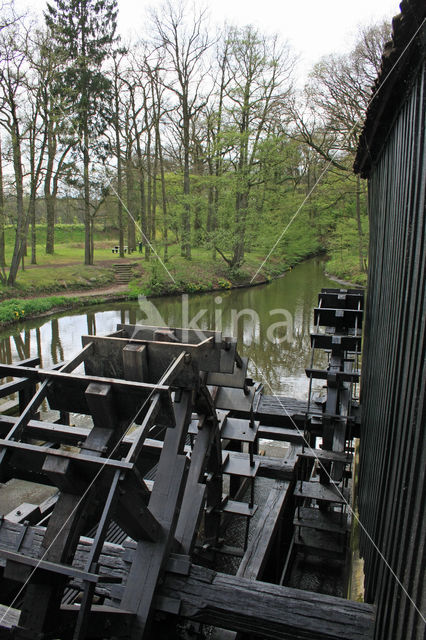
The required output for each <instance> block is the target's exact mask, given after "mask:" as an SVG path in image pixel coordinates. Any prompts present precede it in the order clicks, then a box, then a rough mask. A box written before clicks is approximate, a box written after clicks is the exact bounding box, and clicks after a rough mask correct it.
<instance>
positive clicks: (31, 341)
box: [0, 258, 336, 399]
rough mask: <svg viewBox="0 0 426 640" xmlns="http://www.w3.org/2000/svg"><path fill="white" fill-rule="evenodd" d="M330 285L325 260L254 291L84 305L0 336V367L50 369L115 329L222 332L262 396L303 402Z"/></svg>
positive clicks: (314, 261)
mask: <svg viewBox="0 0 426 640" xmlns="http://www.w3.org/2000/svg"><path fill="white" fill-rule="evenodd" d="M332 286H336V284H335V283H334V282H333V281H332V280H330V279H329V278H327V277H326V276H325V275H324V261H323V260H321V259H318V258H314V259H311V260H308V261H306V262H304V263H302V264H300V265H298V266H297V267H295V268H294V269H293V270H292V271H290V272H287V273H286V274H285V275H284V277H282V278H279V279H277V280H274V281H273V282H271V283H269V284H266V285H261V286H257V287H252V288H241V289H230V290H229V289H223V290H220V291H215V292H211V293H204V294H191V295H189V296H173V297H163V298H151V299H149V300H147V299H140V300H139V301H132V302H120V303H109V304H105V305H101V306H95V307H89V308H88V310H84V308H83V307H82V309H81V310H77V311H74V312H73V313H69V312H65V313H61V314H57V315H54V316H47V317H44V318H39V319H35V320H28V321H26V322H20V323H19V324H18V325H15V326H14V327H12V328H9V329H8V330H6V331H3V332H1V333H0V361H1V362H4V363H11V362H16V361H18V360H22V359H25V358H28V357H30V356H39V357H40V360H41V364H42V366H43V367H46V368H49V367H51V366H52V365H53V364H56V363H57V362H60V361H62V360H68V359H70V358H71V357H72V356H73V355H74V354H75V353H77V352H78V351H79V350H80V348H81V336H82V335H84V334H91V335H93V334H98V335H105V334H108V333H111V332H113V331H115V329H116V325H117V324H118V323H129V324H133V323H139V324H151V325H156V326H165V325H167V326H174V327H181V326H183V327H187V326H189V327H193V328H199V329H200V330H206V329H210V330H218V331H219V330H221V331H223V334H224V335H234V336H236V337H237V338H238V344H239V353H240V355H241V356H248V357H249V358H250V367H249V375H250V376H251V377H252V378H254V379H255V380H257V381H261V382H263V383H264V385H265V393H266V394H270V393H271V392H274V393H278V394H281V395H286V396H291V397H295V398H299V399H303V398H306V394H307V390H308V380H307V378H306V375H305V367H306V366H308V365H309V359H310V339H309V334H310V331H312V329H313V307H314V306H316V304H317V294H318V292H319V291H320V290H321V287H332Z"/></svg>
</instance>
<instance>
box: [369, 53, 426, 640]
mask: <svg viewBox="0 0 426 640" xmlns="http://www.w3.org/2000/svg"><path fill="white" fill-rule="evenodd" d="M425 184H426V147H425V66H424V65H423V67H421V68H420V72H419V74H418V76H417V79H416V81H415V83H414V86H413V87H412V91H411V93H410V95H409V96H407V100H406V102H405V104H404V106H403V108H402V110H401V111H400V112H399V114H398V117H397V119H396V120H395V122H394V125H393V127H392V129H391V131H390V134H389V137H388V140H387V142H386V144H385V147H384V149H383V151H382V153H381V155H380V157H379V160H378V161H377V163H376V166H375V167H374V168H373V170H372V172H371V176H370V182H369V207H370V234H371V235H370V259H369V260H370V261H369V281H368V298H367V312H366V323H365V337H364V352H363V364H362V371H363V380H362V396H361V401H362V410H363V417H362V429H361V449H360V458H361V461H360V478H359V506H360V520H361V523H362V525H363V526H364V527H365V529H366V531H367V532H368V534H369V536H371V538H372V540H374V543H375V544H376V545H377V547H378V549H379V550H380V552H381V553H382V554H383V556H384V558H385V559H386V561H387V563H388V564H389V565H390V567H392V569H393V571H394V572H395V574H396V576H398V579H399V580H400V581H401V583H402V585H403V588H402V587H401V585H399V584H398V581H397V580H396V579H395V576H394V575H392V573H391V571H390V570H389V568H388V567H387V566H386V563H385V562H384V560H383V558H381V557H380V556H379V554H378V552H377V551H376V550H375V548H374V545H373V544H372V543H371V540H370V539H369V536H368V535H367V534H366V533H365V532H364V533H362V535H361V552H362V554H363V556H364V559H365V572H366V600H367V601H368V602H374V603H375V604H376V605H377V618H376V626H375V639H376V640H390V639H392V640H407V639H410V640H417V639H418V640H420V638H423V637H424V632H425V625H424V622H423V620H422V617H421V615H419V613H418V612H417V611H416V608H415V607H414V606H413V604H412V602H411V601H410V598H411V599H412V600H413V601H414V602H415V604H416V606H417V607H418V608H419V609H420V610H421V611H422V613H423V615H425V605H426V594H425V554H424V551H425V522H424V520H425V510H424V506H425V503H426V495H425V493H426V492H425V468H426V452H425V429H426V424H425V422H426V421H425V397H424V381H425V373H426V371H425V351H426V344H425V319H426V308H425V245H426V242H425ZM404 590H405V591H406V592H407V593H408V595H409V597H408V596H407V593H405V591H404Z"/></svg>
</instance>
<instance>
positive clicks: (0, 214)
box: [0, 140, 6, 267]
mask: <svg viewBox="0 0 426 640" xmlns="http://www.w3.org/2000/svg"><path fill="white" fill-rule="evenodd" d="M4 225H5V221H4V192H3V158H2V152H1V140H0V267H5V266H6V256H5V242H4Z"/></svg>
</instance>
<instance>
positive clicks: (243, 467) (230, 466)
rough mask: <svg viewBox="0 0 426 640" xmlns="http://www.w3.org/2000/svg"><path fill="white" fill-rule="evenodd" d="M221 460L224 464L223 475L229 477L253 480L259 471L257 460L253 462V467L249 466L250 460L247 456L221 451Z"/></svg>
mask: <svg viewBox="0 0 426 640" xmlns="http://www.w3.org/2000/svg"><path fill="white" fill-rule="evenodd" d="M222 453H223V459H224V460H225V463H224V465H223V469H222V470H223V473H227V474H228V475H230V476H241V477H243V478H254V477H255V476H256V474H257V471H258V469H259V464H260V462H259V460H255V461H254V465H253V466H251V465H250V458H249V456H248V454H246V453H242V454H239V453H238V452H236V453H235V454H234V452H230V451H223V452H222Z"/></svg>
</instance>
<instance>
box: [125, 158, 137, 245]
mask: <svg viewBox="0 0 426 640" xmlns="http://www.w3.org/2000/svg"><path fill="white" fill-rule="evenodd" d="M126 191H127V209H128V215H127V246H128V247H129V251H130V250H132V251H134V250H135V249H136V229H135V220H134V215H133V213H134V206H133V204H134V199H135V184H134V176H133V165H132V159H131V150H130V152H128V153H127V161H126Z"/></svg>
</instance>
